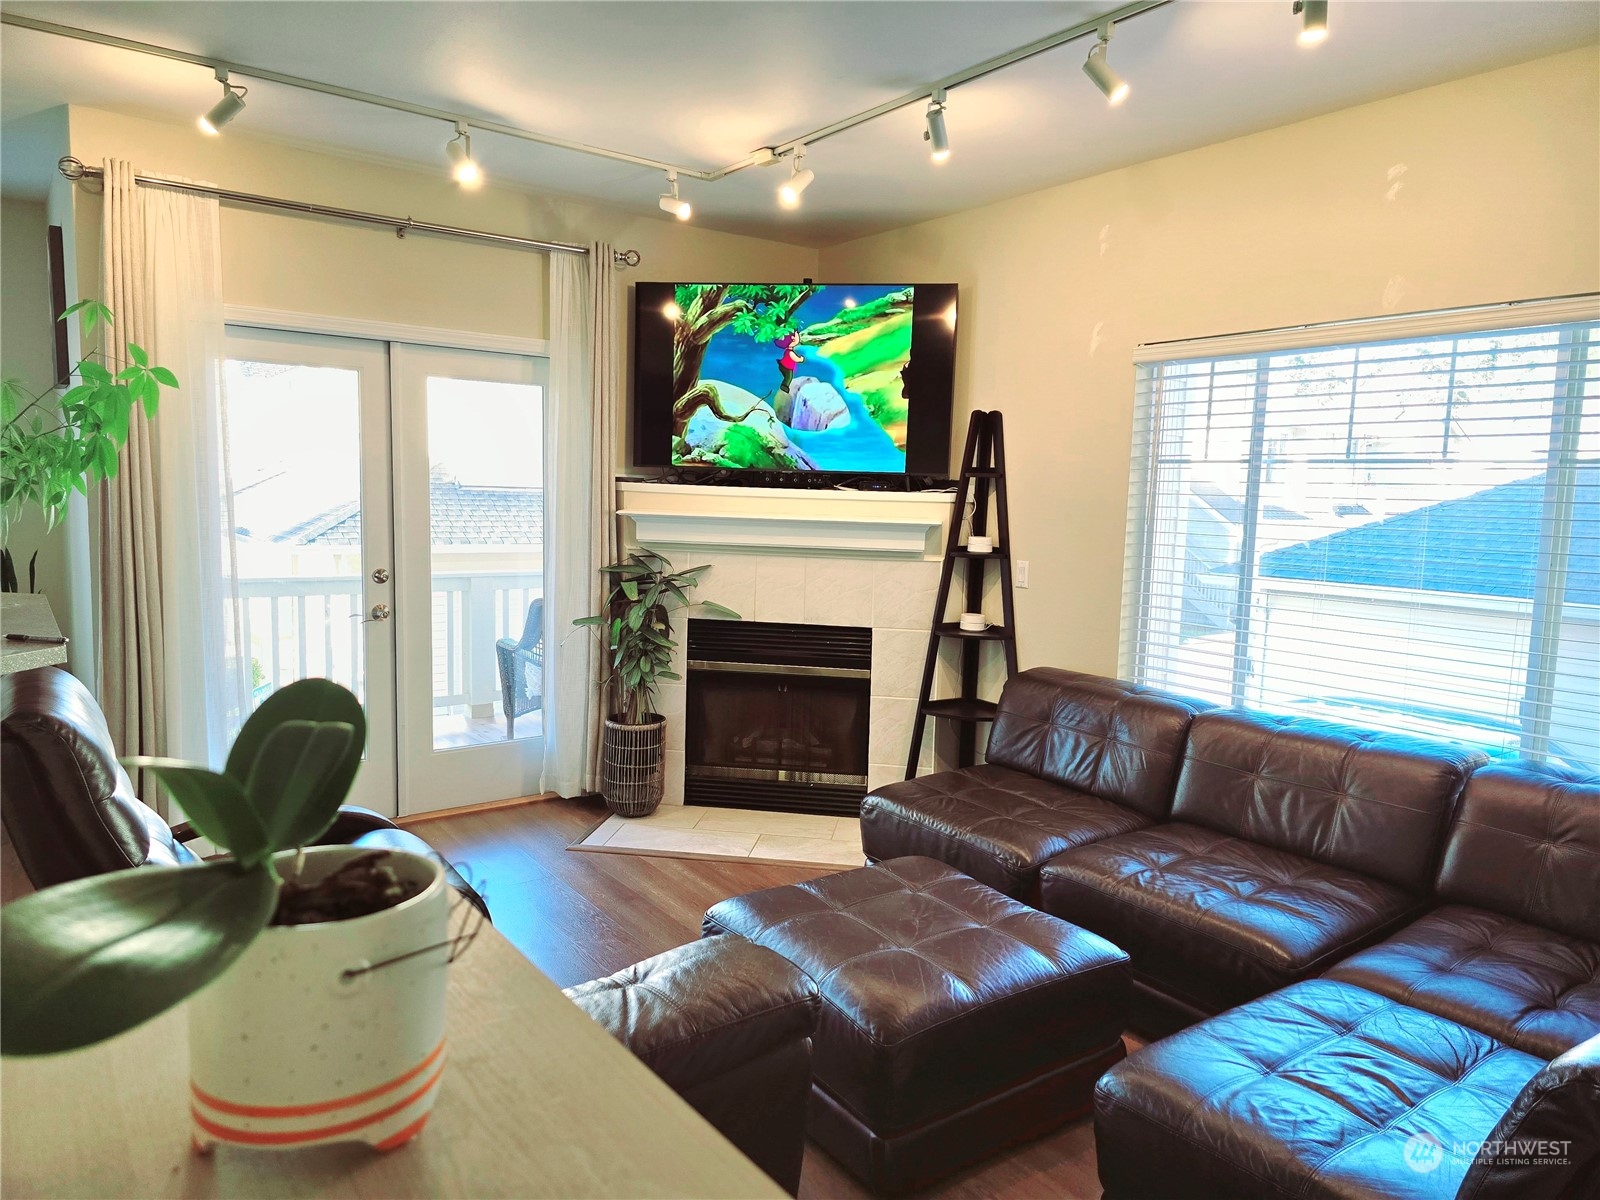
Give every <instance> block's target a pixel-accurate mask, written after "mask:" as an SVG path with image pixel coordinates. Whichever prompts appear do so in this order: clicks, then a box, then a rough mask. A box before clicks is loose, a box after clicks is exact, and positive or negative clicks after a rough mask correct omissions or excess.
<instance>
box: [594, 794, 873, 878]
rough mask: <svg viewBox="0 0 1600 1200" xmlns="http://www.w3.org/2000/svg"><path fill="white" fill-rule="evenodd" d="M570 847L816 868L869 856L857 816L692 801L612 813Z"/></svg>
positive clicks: (854, 864) (853, 863) (843, 864)
mask: <svg viewBox="0 0 1600 1200" xmlns="http://www.w3.org/2000/svg"><path fill="white" fill-rule="evenodd" d="M567 848H568V849H569V850H585V851H592V852H596V853H601V854H643V855H656V856H661V857H667V858H708V859H722V860H729V861H734V862H746V861H751V862H771V863H785V864H790V865H794V866H815V867H859V866H860V865H861V864H862V862H863V861H864V856H863V854H862V851H861V822H860V821H859V820H858V819H856V818H855V817H830V816H822V815H818V814H815V813H789V812H758V811H755V810H753V809H743V808H707V807H702V806H699V805H692V804H664V805H662V806H661V807H660V808H658V809H656V811H655V812H653V813H651V814H650V815H649V816H647V817H618V816H609V817H607V818H606V819H605V820H604V821H602V822H601V823H600V825H599V826H598V827H597V828H595V829H594V830H593V831H592V832H590V833H589V834H588V836H586V837H584V838H582V839H581V840H579V841H578V842H575V843H574V844H573V845H571V846H569V847H567Z"/></svg>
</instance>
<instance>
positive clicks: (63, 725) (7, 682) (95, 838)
mask: <svg viewBox="0 0 1600 1200" xmlns="http://www.w3.org/2000/svg"><path fill="white" fill-rule="evenodd" d="M0 791H3V796H4V803H3V805H0V811H3V813H4V820H5V827H6V833H7V834H9V835H10V838H11V844H12V847H13V848H14V849H15V850H16V853H17V858H18V859H20V860H21V862H22V867H23V870H24V871H26V872H27V875H28V880H29V882H30V883H32V884H33V886H34V887H36V888H45V887H49V886H51V885H53V884H57V883H67V882H69V881H70V880H74V879H82V878H84V877H85V876H88V875H99V874H103V873H104V872H106V871H121V870H125V869H127V868H128V867H140V866H145V865H151V866H176V865H178V864H181V863H189V862H195V861H197V860H196V858H195V856H194V854H193V853H192V852H191V851H190V850H189V849H188V848H187V847H185V846H184V845H183V844H182V843H181V842H179V841H177V840H176V839H174V838H173V836H172V830H171V829H170V828H169V827H168V826H167V823H166V822H165V821H163V820H162V819H161V818H160V817H158V816H157V815H156V814H155V812H154V811H153V810H152V809H150V808H148V807H146V806H145V805H144V804H143V803H142V802H141V801H140V800H139V797H138V796H136V795H134V791H133V781H132V780H130V779H129V778H128V773H127V772H126V771H125V770H123V769H122V764H121V763H119V762H118V761H117V751H116V747H115V746H113V745H112V742H111V733H110V731H109V730H108V729H107V728H106V719H105V716H104V715H103V714H102V713H101V712H100V706H99V705H98V704H96V703H95V701H94V697H93V696H91V695H90V694H89V689H88V688H86V687H84V686H83V684H82V683H80V682H79V681H78V680H77V679H75V678H74V677H73V676H71V675H69V674H67V672H65V671H60V670H57V669H56V668H55V667H40V668H37V669H35V670H32V671H18V672H17V673H15V674H13V675H7V676H5V677H4V678H3V679H0Z"/></svg>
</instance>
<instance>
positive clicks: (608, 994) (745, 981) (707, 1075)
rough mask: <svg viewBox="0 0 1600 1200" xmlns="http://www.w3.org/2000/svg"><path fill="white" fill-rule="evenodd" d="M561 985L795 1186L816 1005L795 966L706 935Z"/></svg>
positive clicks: (766, 1167) (760, 949) (782, 1181)
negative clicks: (604, 973)
mask: <svg viewBox="0 0 1600 1200" xmlns="http://www.w3.org/2000/svg"><path fill="white" fill-rule="evenodd" d="M566 994H567V996H568V998H569V999H571V1000H572V1001H573V1003H575V1004H577V1005H578V1007H579V1008H581V1009H583V1010H584V1012H586V1013H588V1014H589V1016H591V1017H592V1018H594V1020H595V1021H597V1022H598V1023H599V1024H601V1025H602V1026H604V1027H605V1028H606V1030H607V1031H608V1032H609V1033H610V1034H611V1035H612V1036H613V1037H615V1038H616V1039H617V1040H618V1041H619V1042H621V1043H622V1044H623V1045H624V1046H626V1047H627V1048H628V1049H629V1050H631V1051H632V1052H633V1053H634V1055H635V1056H636V1057H637V1058H638V1059H639V1060H640V1061H642V1062H643V1063H644V1064H645V1066H647V1067H649V1068H650V1069H651V1070H652V1071H654V1072H655V1073H656V1074H657V1075H658V1076H660V1077H661V1079H662V1081H663V1082H664V1083H666V1084H667V1086H669V1087H670V1088H672V1090H673V1091H675V1092H677V1093H678V1094H679V1095H680V1096H682V1097H683V1098H684V1100H686V1101H687V1102H688V1103H689V1104H690V1105H691V1106H692V1107H693V1108H694V1109H695V1111H696V1112H698V1113H699V1114H700V1115H701V1116H703V1117H704V1118H705V1119H706V1120H707V1121H709V1122H710V1123H711V1124H712V1125H714V1126H715V1127H716V1128H717V1130H718V1131H719V1132H720V1133H721V1134H722V1135H723V1136H724V1137H726V1138H727V1139H728V1140H729V1141H730V1142H732V1143H733V1144H734V1145H735V1146H737V1147H738V1148H739V1150H740V1151H742V1152H743V1153H744V1154H745V1155H746V1156H747V1157H748V1158H749V1159H750V1161H751V1162H753V1163H755V1164H756V1166H758V1167H760V1168H761V1169H762V1170H763V1171H765V1172H766V1173H767V1174H768V1175H769V1176H771V1177H772V1179H773V1180H774V1182H776V1183H777V1184H778V1185H779V1186H780V1187H782V1188H784V1189H786V1190H787V1191H788V1192H789V1194H790V1195H794V1194H795V1192H796V1191H797V1190H798V1189H799V1186H800V1162H801V1158H802V1157H803V1155H804V1153H805V1142H806V1103H807V1098H808V1097H809V1096H810V1093H811V1034H812V1032H813V1031H814V1030H815V1029H816V1026H817V1014H818V1006H819V1002H818V999H817V989H816V985H815V984H813V983H812V982H811V980H810V978H809V977H808V976H806V975H805V974H804V973H803V972H802V971H801V970H800V969H799V968H798V967H796V966H794V965H793V964H792V963H790V962H789V961H788V960H787V959H785V958H783V957H782V956H781V955H779V954H777V953H775V952H774V951H772V950H769V949H767V948H766V947H765V946H758V945H756V944H755V943H753V942H747V941H745V940H744V939H743V938H740V937H715V938H707V939H704V940H702V941H698V942H691V943H689V944H688V945H687V946H679V947H678V948H677V949H676V950H669V951H667V952H666V953H665V954H658V955H656V956H655V957H654V958H647V959H645V960H644V961H643V962H641V963H635V964H634V965H633V966H631V967H628V968H627V969H626V970H623V971H619V972H617V973H616V974H615V975H610V976H607V977H606V978H605V979H596V980H592V981H591V982H589V983H583V984H579V985H578V986H577V987H574V988H568V989H567V993H566Z"/></svg>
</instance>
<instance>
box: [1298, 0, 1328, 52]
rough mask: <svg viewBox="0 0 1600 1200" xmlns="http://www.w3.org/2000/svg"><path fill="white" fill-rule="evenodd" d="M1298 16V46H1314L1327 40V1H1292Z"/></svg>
mask: <svg viewBox="0 0 1600 1200" xmlns="http://www.w3.org/2000/svg"><path fill="white" fill-rule="evenodd" d="M1294 11H1295V12H1297V13H1299V14H1300V44H1301V45H1302V46H1315V45H1317V44H1318V43H1319V42H1325V41H1327V40H1328V0H1294Z"/></svg>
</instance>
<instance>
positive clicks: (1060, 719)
mask: <svg viewBox="0 0 1600 1200" xmlns="http://www.w3.org/2000/svg"><path fill="white" fill-rule="evenodd" d="M1204 707H1205V706H1204V705H1201V704H1199V703H1198V702H1195V701H1190V700H1185V699H1182V698H1180V697H1177V696H1171V695H1168V694H1166V693H1164V692H1159V691H1156V690H1154V689H1153V688H1145V687H1139V686H1137V685H1134V684H1131V683H1123V682H1121V681H1120V680H1115V679H1104V678H1101V677H1100V676H1097V675H1085V674H1081V673H1079V672H1076V671H1063V670H1058V669H1056V668H1053V667H1039V668H1035V669H1033V670H1030V671H1024V672H1022V673H1021V674H1020V675H1017V676H1015V677H1014V678H1012V679H1011V680H1010V681H1009V682H1007V684H1006V686H1005V690H1004V691H1003V692H1002V693H1001V696H1000V704H999V712H998V714H997V715H996V717H995V722H994V727H993V729H992V730H991V732H990V735H989V746H988V751H987V755H986V757H987V759H988V762H987V764H986V765H983V766H976V767H965V768H962V769H961V770H956V771H944V772H940V773H938V774H935V775H928V776H924V777H922V778H920V779H909V780H906V781H904V782H902V783H891V784H886V785H885V786H883V787H880V788H877V789H876V790H874V791H873V792H872V794H871V795H869V796H868V797H867V798H866V800H865V801H864V802H863V804H862V807H861V842H862V846H863V848H864V849H865V850H866V852H867V856H868V857H869V858H870V859H873V860H875V861H876V860H881V859H886V858H895V857H899V856H902V855H924V856H927V857H930V858H937V859H939V860H940V861H941V862H947V863H949V864H950V865H951V866H954V867H959V868H960V869H961V870H962V871H964V872H965V873H966V874H968V875H971V876H972V877H973V878H974V879H978V880H981V881H982V882H984V883H987V884H988V885H989V886H990V887H993V888H995V889H997V890H998V891H1001V892H1004V893H1005V894H1006V895H1008V896H1016V897H1019V898H1022V899H1032V898H1034V896H1035V895H1036V889H1037V877H1038V871H1039V867H1040V865H1041V864H1043V863H1044V862H1045V860H1046V859H1048V858H1050V857H1052V856H1053V855H1056V854H1060V853H1061V852H1062V851H1064V850H1069V849H1071V848H1072V847H1074V846H1081V845H1084V844H1086V843H1089V842H1093V841H1097V840H1099V839H1100V838H1104V837H1110V836H1112V835H1113V834H1118V833H1126V832H1129V831H1131V830H1134V829H1140V828H1143V827H1145V826H1147V825H1149V824H1150V823H1151V821H1153V820H1161V819H1163V818H1164V817H1165V816H1166V815H1167V809H1168V807H1169V805H1170V804H1171V799H1172V787H1173V781H1174V779H1175V778H1176V777H1177V772H1178V766H1179V763H1180V761H1181V756H1182V754H1183V742H1184V736H1185V734H1186V733H1187V731H1188V728H1189V722H1190V721H1191V720H1192V719H1193V717H1194V714H1195V713H1196V712H1198V711H1201V709H1202V708H1204Z"/></svg>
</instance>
